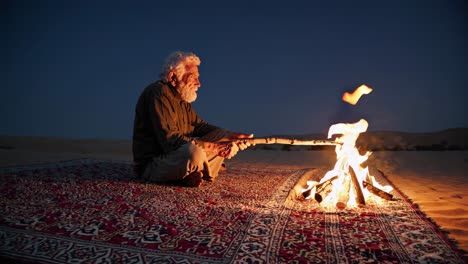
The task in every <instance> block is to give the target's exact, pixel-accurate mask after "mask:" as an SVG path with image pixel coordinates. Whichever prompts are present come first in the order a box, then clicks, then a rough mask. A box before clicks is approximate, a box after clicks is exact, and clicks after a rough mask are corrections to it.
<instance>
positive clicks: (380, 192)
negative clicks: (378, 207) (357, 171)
mask: <svg viewBox="0 0 468 264" xmlns="http://www.w3.org/2000/svg"><path fill="white" fill-rule="evenodd" d="M362 184H363V186H364V188H366V189H367V190H369V192H371V193H372V194H374V195H377V196H379V197H380V198H382V199H385V200H392V199H393V195H392V194H390V193H388V192H386V191H384V190H381V189H379V188H377V187H375V186H374V185H372V184H370V183H368V182H366V181H363V182H362Z"/></svg>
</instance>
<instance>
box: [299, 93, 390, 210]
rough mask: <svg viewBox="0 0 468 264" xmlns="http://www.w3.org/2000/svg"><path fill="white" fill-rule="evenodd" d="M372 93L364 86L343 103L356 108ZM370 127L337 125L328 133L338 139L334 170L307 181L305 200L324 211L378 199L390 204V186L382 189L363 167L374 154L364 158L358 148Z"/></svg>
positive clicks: (347, 96)
mask: <svg viewBox="0 0 468 264" xmlns="http://www.w3.org/2000/svg"><path fill="white" fill-rule="evenodd" d="M370 92H372V88H370V87H368V86H366V85H364V84H363V85H361V86H359V87H358V88H357V89H356V90H355V91H354V92H353V93H344V94H343V97H342V99H343V101H345V102H347V103H349V104H352V105H355V104H356V103H357V102H358V101H359V99H360V98H361V96H362V95H364V94H369V93H370ZM368 126H369V124H368V123H367V121H366V120H364V119H361V120H360V121H359V122H357V123H354V124H344V123H340V124H335V125H332V126H331V127H330V129H329V131H328V138H331V137H332V136H334V135H341V136H338V137H337V138H336V139H335V141H334V142H336V143H339V144H336V147H335V152H336V159H337V161H336V163H335V167H334V168H333V169H332V170H330V171H328V172H327V173H326V174H325V176H324V177H323V178H322V179H321V180H320V181H319V182H317V181H308V182H307V188H305V189H304V190H303V192H302V195H303V196H304V197H305V198H306V199H310V198H314V199H315V200H316V201H317V202H319V203H321V204H322V205H323V206H325V207H331V206H336V207H338V208H340V209H344V208H346V207H356V206H364V205H365V204H366V201H368V200H369V199H371V198H373V197H374V196H378V197H380V198H383V199H386V200H391V199H392V195H391V194H390V193H389V192H390V191H391V190H392V187H391V186H381V185H380V184H379V183H378V182H377V180H376V179H375V177H374V176H372V175H370V174H369V169H368V167H365V168H363V167H362V164H363V163H364V162H365V161H366V160H367V159H368V158H369V156H370V155H371V154H372V152H369V151H367V152H366V153H364V155H361V154H360V153H359V150H358V149H357V148H356V140H357V138H358V137H359V134H361V133H363V132H365V131H366V130H367V127H368Z"/></svg>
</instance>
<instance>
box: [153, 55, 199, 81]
mask: <svg viewBox="0 0 468 264" xmlns="http://www.w3.org/2000/svg"><path fill="white" fill-rule="evenodd" d="M200 63H201V61H200V58H198V57H197V55H195V54H193V53H192V52H183V51H176V52H173V53H171V54H170V55H169V56H168V57H167V58H166V61H165V63H164V65H163V68H162V71H161V74H160V77H161V79H162V80H164V81H168V80H167V76H168V75H169V73H170V72H174V73H175V75H176V76H177V78H182V76H183V75H184V74H185V72H186V66H191V65H195V66H199V65H200Z"/></svg>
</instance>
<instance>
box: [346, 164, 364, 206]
mask: <svg viewBox="0 0 468 264" xmlns="http://www.w3.org/2000/svg"><path fill="white" fill-rule="evenodd" d="M349 174H350V175H351V182H352V185H353V190H354V191H355V193H356V203H357V204H358V205H366V200H365V199H364V194H363V193H362V189H361V186H360V185H359V181H358V178H357V176H356V172H354V170H353V168H352V167H351V166H349Z"/></svg>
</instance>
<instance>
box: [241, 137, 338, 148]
mask: <svg viewBox="0 0 468 264" xmlns="http://www.w3.org/2000/svg"><path fill="white" fill-rule="evenodd" d="M232 141H234V142H243V143H245V144H247V143H248V144H250V145H257V144H286V145H304V146H335V145H341V144H343V143H340V142H336V141H332V140H298V139H290V138H277V137H265V138H242V139H233V140H232Z"/></svg>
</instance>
